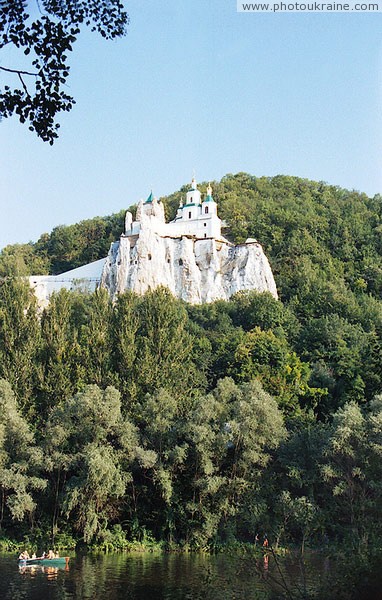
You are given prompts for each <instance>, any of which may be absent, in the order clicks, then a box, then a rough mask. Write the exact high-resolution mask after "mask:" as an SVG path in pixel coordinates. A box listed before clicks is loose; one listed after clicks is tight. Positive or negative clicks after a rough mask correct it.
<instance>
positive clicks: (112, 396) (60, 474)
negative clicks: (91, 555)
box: [45, 385, 138, 542]
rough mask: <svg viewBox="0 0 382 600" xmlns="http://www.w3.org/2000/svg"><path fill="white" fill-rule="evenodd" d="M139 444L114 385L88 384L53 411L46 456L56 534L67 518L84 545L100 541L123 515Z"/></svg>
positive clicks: (48, 425) (49, 425)
mask: <svg viewBox="0 0 382 600" xmlns="http://www.w3.org/2000/svg"><path fill="white" fill-rule="evenodd" d="M137 441H138V440H137V434H136V429H135V427H134V426H133V425H132V424H131V423H130V422H129V421H127V420H126V419H124V418H123V417H122V414H121V402H120V394H119V392H118V391H117V390H116V389H114V388H112V387H108V388H106V390H104V391H102V390H101V389H100V388H99V387H98V386H96V385H89V386H86V388H85V389H84V390H83V391H82V392H79V393H78V394H77V395H76V396H74V397H72V398H69V399H67V400H65V401H63V402H61V403H60V404H58V405H57V406H56V407H55V408H54V409H53V411H52V413H51V416H50V418H49V421H48V423H47V429H46V436H45V452H46V455H47V460H48V461H49V462H48V467H49V470H50V480H51V492H52V494H53V496H54V498H55V503H54V510H53V518H52V524H53V531H54V532H57V530H58V528H59V523H60V517H61V519H62V518H63V516H64V515H65V516H66V518H69V517H70V518H71V519H72V520H73V524H74V527H75V529H76V530H77V531H78V532H80V533H81V534H82V535H83V537H84V540H85V542H90V541H91V540H93V539H94V538H98V539H102V536H103V535H104V534H105V532H106V531H107V528H108V525H109V523H110V521H113V520H114V522H116V521H118V519H119V515H120V513H121V511H122V509H121V506H120V505H121V503H122V499H123V496H124V493H125V491H126V486H127V484H128V482H129V481H130V479H131V473H130V470H129V469H130V465H131V464H132V462H133V460H134V458H135V454H136V446H137ZM61 522H62V521H61Z"/></svg>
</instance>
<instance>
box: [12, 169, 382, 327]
mask: <svg viewBox="0 0 382 600" xmlns="http://www.w3.org/2000/svg"><path fill="white" fill-rule="evenodd" d="M199 187H200V189H201V190H202V192H205V188H206V184H204V185H203V184H202V185H201V186H199ZM187 189H188V185H185V186H183V188H181V190H179V191H177V192H175V193H174V194H172V195H170V196H167V197H164V198H162V200H163V202H164V203H165V206H166V213H167V218H168V219H172V218H173V217H174V215H175V211H176V208H177V207H178V205H179V200H180V198H181V196H182V195H184V194H185V192H186V191H187ZM213 194H214V198H215V200H216V201H217V202H218V205H219V215H220V217H221V218H222V219H223V220H225V221H226V222H227V224H228V226H229V229H228V231H227V233H228V237H229V238H230V239H231V240H232V241H233V242H236V243H240V242H243V241H245V239H246V238H247V237H256V238H257V239H258V240H259V241H260V242H261V244H262V245H263V247H264V249H265V251H266V253H267V255H268V257H269V259H270V261H271V264H272V268H273V270H274V273H275V276H276V280H277V285H278V289H279V291H280V293H281V298H282V300H283V301H287V302H290V301H293V302H294V304H295V303H298V304H299V305H301V304H306V305H307V306H306V311H307V314H308V316H310V315H311V314H312V313H310V312H309V310H310V308H311V307H309V304H310V299H311V296H312V295H314V296H315V297H316V298H317V296H319V297H320V298H321V299H322V302H323V303H324V302H325V298H327V299H328V300H330V302H331V304H332V305H333V306H336V305H338V304H341V305H347V309H346V310H347V315H348V316H350V314H351V313H354V311H355V312H356V307H355V304H356V303H357V302H356V299H354V297H353V294H356V295H359V294H360V293H366V294H371V295H372V296H375V297H376V298H380V297H381V291H382V216H381V211H382V197H381V196H380V195H376V196H374V198H369V197H368V196H366V194H360V193H358V192H355V191H348V190H345V189H341V188H339V187H335V186H329V185H327V184H325V183H323V182H314V181H309V180H307V179H300V178H298V177H288V176H281V175H280V176H276V177H254V176H251V175H248V174H246V173H238V174H236V175H231V174H229V175H226V176H225V177H223V179H222V180H221V181H220V182H213ZM126 208H128V207H126ZM123 221H124V210H121V211H120V212H119V213H117V214H114V215H111V216H109V217H95V218H94V219H89V220H86V221H81V222H80V223H78V224H75V225H70V226H65V225H60V226H58V227H55V228H54V229H53V231H52V232H51V233H50V234H47V233H44V234H43V235H42V236H41V237H40V239H39V240H38V241H37V242H36V243H29V244H15V245H10V246H7V247H6V248H4V249H3V250H2V252H1V254H0V276H2V275H7V274H10V273H12V272H14V270H15V269H16V270H18V272H21V273H23V274H35V275H38V274H45V273H49V274H58V273H61V272H63V271H66V270H69V269H72V268H75V267H79V266H81V265H83V264H86V263H88V262H91V261H94V260H97V259H99V258H102V257H104V256H106V254H107V252H108V249H109V246H110V243H111V242H112V241H114V240H116V239H118V237H119V235H120V234H121V232H122V230H123ZM319 312H320V314H321V311H319ZM352 316H353V317H354V314H353V315H352Z"/></svg>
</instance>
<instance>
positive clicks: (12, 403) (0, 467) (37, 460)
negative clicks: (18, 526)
mask: <svg viewBox="0 0 382 600" xmlns="http://www.w3.org/2000/svg"><path fill="white" fill-rule="evenodd" d="M42 462H43V454H42V452H41V450H40V449H39V448H37V447H36V445H35V442H34V437H33V433H32V431H31V428H30V427H29V425H28V423H27V421H26V420H25V418H24V417H23V416H22V415H21V412H20V409H19V407H18V403H17V400H16V397H15V395H14V394H13V392H12V388H11V386H10V385H9V383H8V382H7V381H5V380H4V379H0V530H1V529H2V527H3V525H4V522H6V521H8V522H9V520H15V521H22V520H23V519H24V518H25V516H28V517H29V519H30V522H32V521H33V514H34V512H35V509H36V493H37V492H38V491H41V490H43V489H44V488H45V486H46V480H45V479H43V478H42V477H41V476H40V475H41V469H42Z"/></svg>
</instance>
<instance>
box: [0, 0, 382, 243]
mask: <svg viewBox="0 0 382 600" xmlns="http://www.w3.org/2000/svg"><path fill="white" fill-rule="evenodd" d="M127 9H128V12H129V14H130V19H131V22H130V25H129V29H128V35H127V36H126V37H125V38H123V39H120V40H116V41H113V42H106V41H104V40H103V39H102V38H101V37H100V36H98V35H97V34H91V33H90V32H84V33H83V34H82V36H81V38H80V39H79V41H78V43H77V44H76V45H75V47H74V54H73V56H72V57H71V67H72V68H71V75H70V78H69V90H70V93H72V95H73V96H74V97H75V99H76V101H77V104H76V106H75V108H74V109H73V110H72V111H71V112H70V113H68V114H65V115H63V116H62V117H61V118H60V119H59V120H60V123H61V130H60V131H61V133H60V138H59V140H58V141H57V142H56V143H55V144H54V146H53V147H51V146H49V145H48V144H46V143H44V142H42V141H41V140H39V139H38V138H37V137H36V136H35V134H32V133H31V132H29V131H28V128H27V127H25V126H22V125H20V124H19V123H18V121H16V119H9V120H4V121H3V122H1V123H0V248H2V247H4V246H5V245H6V244H9V243H18V242H20V243H21V242H27V241H30V240H32V241H35V240H37V239H38V237H39V235H40V234H41V233H43V232H49V231H51V229H52V228H53V227H54V226H56V225H60V224H70V223H75V222H77V221H79V220H82V219H86V218H91V217H93V216H96V215H108V214H111V213H113V212H116V211H118V210H120V209H121V208H127V207H128V206H129V205H130V204H132V203H135V202H136V201H137V200H139V198H140V197H145V196H147V195H148V194H149V192H150V189H151V188H152V189H153V191H154V193H155V194H156V195H157V196H161V195H165V194H169V193H171V192H173V191H175V190H176V189H178V188H179V187H180V186H181V185H183V184H184V183H187V182H188V181H189V180H190V179H191V177H192V173H193V170H195V172H196V177H197V179H198V180H199V181H201V180H214V179H220V178H221V177H222V176H223V175H225V174H226V173H236V172H238V171H247V172H249V173H251V174H253V175H257V176H261V175H266V176H272V175H277V174H288V175H298V176H300V177H306V178H310V179H315V180H322V181H327V182H329V183H331V184H335V185H339V186H342V187H347V188H350V189H357V190H360V191H364V192H366V193H368V194H369V195H374V194H375V193H378V192H382V170H381V156H382V118H381V105H382V35H381V31H382V28H381V25H382V15H381V14H372V13H363V14H354V13H352V14H344V13H337V14H330V13H326V14H317V13H315V14H310V15H309V14H306V13H304V14H302V13H300V14H291V13H289V14H277V15H273V14H269V13H267V14H242V13H240V14H239V13H237V12H236V0H162V1H161V2H160V1H158V0H131V1H129V2H127ZM13 58H14V57H13V56H12V55H11V54H8V55H6V54H3V55H0V60H1V63H2V64H3V65H4V66H9V61H10V60H12V59H13ZM12 66H13V65H12ZM254 234H255V232H254Z"/></svg>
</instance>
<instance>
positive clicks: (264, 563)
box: [0, 553, 315, 600]
mask: <svg viewBox="0 0 382 600" xmlns="http://www.w3.org/2000/svg"><path fill="white" fill-rule="evenodd" d="M279 569H280V566H278V565H277V564H276V563H275V561H274V558H273V556H272V555H271V554H268V553H265V554H264V555H263V556H261V557H257V558H254V557H252V556H244V557H243V556H236V555H235V556H229V555H218V556H208V555H195V554H190V555H187V554H155V553H152V554H150V553H141V554H115V555H114V554H113V555H109V556H77V557H73V558H71V560H70V567H69V569H68V570H65V567H64V568H59V567H57V566H55V567H52V566H36V565H35V566H33V567H25V566H22V567H20V568H18V566H17V561H16V560H15V559H14V558H13V557H10V556H9V555H8V556H1V555H0V598H1V600H15V599H16V598H17V599H20V600H24V599H25V600H41V598H43V599H44V600H69V599H70V600H98V599H100V600H122V599H123V600H125V599H129V600H257V599H258V598H262V599H263V600H267V599H270V598H272V597H273V598H274V597H275V595H276V596H277V594H276V592H277V591H280V589H282V588H283V586H284V585H289V583H288V582H287V581H286V578H287V577H288V578H290V580H292V581H293V582H294V583H296V582H299V581H300V582H301V573H300V572H299V567H298V565H296V564H293V565H292V564H290V565H287V566H286V567H283V569H284V571H285V573H284V574H283V575H282V577H284V581H283V582H282V586H281V588H280V580H281V581H282V577H280V572H279ZM287 570H288V573H286V571H287ZM312 573H313V572H312ZM304 576H305V575H304ZM312 576H313V577H315V575H313V574H312ZM305 583H306V582H305ZM305 583H304V585H305ZM278 597H280V596H278Z"/></svg>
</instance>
